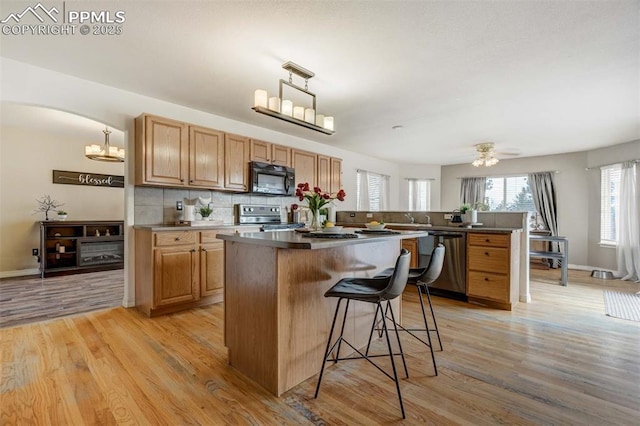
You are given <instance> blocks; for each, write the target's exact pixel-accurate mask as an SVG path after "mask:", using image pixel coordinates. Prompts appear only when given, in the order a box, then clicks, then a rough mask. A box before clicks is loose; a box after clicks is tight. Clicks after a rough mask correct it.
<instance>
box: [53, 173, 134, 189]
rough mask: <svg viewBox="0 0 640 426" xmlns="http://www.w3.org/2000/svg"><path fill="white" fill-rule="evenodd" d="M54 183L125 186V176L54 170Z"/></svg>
mask: <svg viewBox="0 0 640 426" xmlns="http://www.w3.org/2000/svg"><path fill="white" fill-rule="evenodd" d="M53 183H61V184H65V185H82V186H108V187H111V188H124V176H119V175H101V174H98V173H85V172H67V171H64V170H54V171H53Z"/></svg>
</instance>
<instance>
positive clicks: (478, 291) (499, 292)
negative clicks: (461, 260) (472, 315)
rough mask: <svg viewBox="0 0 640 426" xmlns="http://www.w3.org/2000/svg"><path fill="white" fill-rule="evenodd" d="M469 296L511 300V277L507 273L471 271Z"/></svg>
mask: <svg viewBox="0 0 640 426" xmlns="http://www.w3.org/2000/svg"><path fill="white" fill-rule="evenodd" d="M468 291H469V296H475V297H481V298H483V299H494V300H499V301H501V302H504V301H509V279H508V277H507V276H506V275H501V274H492V273H489V272H477V271H469V290H468Z"/></svg>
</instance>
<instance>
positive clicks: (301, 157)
mask: <svg viewBox="0 0 640 426" xmlns="http://www.w3.org/2000/svg"><path fill="white" fill-rule="evenodd" d="M317 157H318V156H317V155H316V154H314V153H313V152H308V151H300V150H297V149H293V150H291V165H292V167H293V168H294V169H295V171H296V185H297V184H299V183H305V182H308V183H309V186H310V187H311V188H312V189H313V187H314V186H316V176H317V173H316V171H317Z"/></svg>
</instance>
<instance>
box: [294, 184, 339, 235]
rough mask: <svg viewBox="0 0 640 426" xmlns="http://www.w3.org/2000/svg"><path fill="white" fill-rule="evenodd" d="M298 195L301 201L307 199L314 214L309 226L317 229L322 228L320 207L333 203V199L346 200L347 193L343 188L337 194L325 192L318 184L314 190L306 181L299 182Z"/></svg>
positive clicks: (308, 205)
mask: <svg viewBox="0 0 640 426" xmlns="http://www.w3.org/2000/svg"><path fill="white" fill-rule="evenodd" d="M296 196H297V197H298V200H299V201H304V200H307V207H308V208H309V211H310V212H311V215H312V217H311V223H310V226H309V228H311V229H312V230H314V231H317V230H320V229H321V228H322V223H321V222H320V209H322V208H323V207H324V206H325V205H327V204H329V203H332V202H333V200H338V201H344V198H345V197H346V196H347V194H346V193H345V192H344V190H343V189H341V190H340V191H338V192H337V193H336V194H331V193H329V192H323V191H322V189H320V188H319V187H317V186H316V187H314V188H313V191H312V190H311V188H310V186H309V183H308V182H305V183H299V184H298V187H297V188H296Z"/></svg>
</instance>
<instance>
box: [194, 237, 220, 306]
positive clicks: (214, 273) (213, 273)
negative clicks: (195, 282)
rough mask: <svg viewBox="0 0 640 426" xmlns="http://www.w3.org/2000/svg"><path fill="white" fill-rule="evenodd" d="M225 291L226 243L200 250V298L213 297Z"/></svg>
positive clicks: (204, 246)
mask: <svg viewBox="0 0 640 426" xmlns="http://www.w3.org/2000/svg"><path fill="white" fill-rule="evenodd" d="M223 289H224V243H223V242H219V243H211V244H206V245H203V246H202V247H201V248H200V296H201V297H204V296H211V295H213V294H217V293H221V292H222V290H223Z"/></svg>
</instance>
